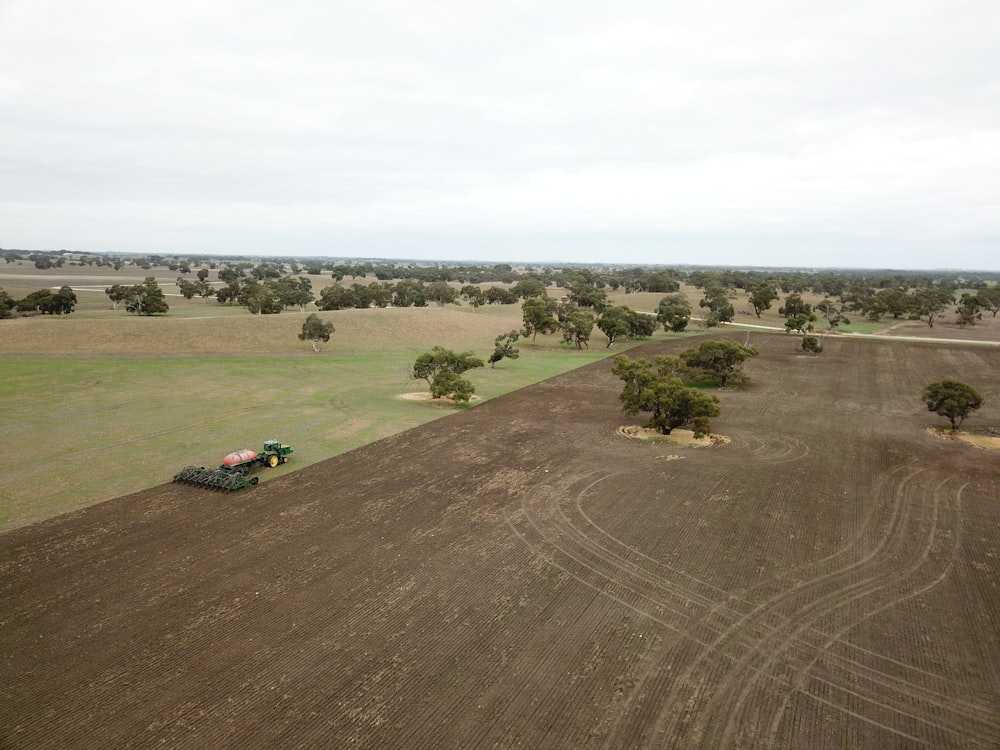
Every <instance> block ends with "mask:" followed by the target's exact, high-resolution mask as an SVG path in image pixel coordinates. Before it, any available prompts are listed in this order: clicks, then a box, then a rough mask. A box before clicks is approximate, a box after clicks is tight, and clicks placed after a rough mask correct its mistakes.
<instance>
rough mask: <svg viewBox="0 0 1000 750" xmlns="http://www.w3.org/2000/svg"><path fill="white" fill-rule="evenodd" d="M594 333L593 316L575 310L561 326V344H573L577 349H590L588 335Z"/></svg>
mask: <svg viewBox="0 0 1000 750" xmlns="http://www.w3.org/2000/svg"><path fill="white" fill-rule="evenodd" d="M593 331H594V314H593V313H589V312H584V311H583V310H575V311H573V312H572V313H570V314H569V317H568V318H567V319H566V320H565V322H563V324H562V332H563V337H562V340H563V343H566V344H575V345H576V348H577V349H583V348H584V347H587V348H588V349H589V348H590V344H589V343H588V342H589V341H590V334H591V333H593Z"/></svg>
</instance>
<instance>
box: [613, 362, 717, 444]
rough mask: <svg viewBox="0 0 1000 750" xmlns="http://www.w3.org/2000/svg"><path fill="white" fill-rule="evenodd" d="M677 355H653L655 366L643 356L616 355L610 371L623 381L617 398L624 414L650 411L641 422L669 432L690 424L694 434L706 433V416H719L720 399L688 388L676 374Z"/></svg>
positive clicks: (700, 435)
mask: <svg viewBox="0 0 1000 750" xmlns="http://www.w3.org/2000/svg"><path fill="white" fill-rule="evenodd" d="M679 363H680V361H679V360H678V359H677V358H676V357H656V367H655V369H654V365H653V364H652V363H650V362H649V360H646V359H635V360H633V359H630V358H629V357H627V356H626V355H624V354H620V355H618V356H617V357H615V360H614V365H613V367H612V370H611V371H612V372H613V373H614V374H615V375H616V376H618V377H619V378H620V379H621V380H622V381H623V382H624V383H625V387H624V388H623V389H622V392H621V394H620V395H619V399H620V400H621V402H622V411H623V412H624V413H625V414H638V413H639V412H641V411H642V412H649V413H650V418H649V420H648V421H647V422H646V423H645V424H644V425H643V426H644V427H649V428H652V429H657V430H659V431H660V432H661V433H663V434H664V435H669V434H670V432H671V431H672V430H674V429H675V428H677V427H685V426H689V427H691V429H692V431H693V432H694V434H695V437H702V436H704V435H707V434H709V432H710V429H711V428H710V425H709V422H708V420H709V418H710V417H715V416H718V414H719V399H718V398H716V397H715V396H713V395H711V394H708V393H704V392H702V391H699V390H698V389H697V388H690V387H688V386H686V385H684V382H683V381H682V380H681V378H680V377H679V376H678V375H677V374H676V373H677V368H678V366H679Z"/></svg>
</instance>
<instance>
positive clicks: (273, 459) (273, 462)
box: [267, 455, 279, 469]
mask: <svg viewBox="0 0 1000 750" xmlns="http://www.w3.org/2000/svg"><path fill="white" fill-rule="evenodd" d="M278 461H279V459H278V457H277V456H274V455H271V456H268V457H267V465H268V466H270V467H271V468H272V469H273V468H274V467H275V466H277V465H278Z"/></svg>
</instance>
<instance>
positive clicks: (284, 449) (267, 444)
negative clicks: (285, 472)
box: [264, 440, 292, 466]
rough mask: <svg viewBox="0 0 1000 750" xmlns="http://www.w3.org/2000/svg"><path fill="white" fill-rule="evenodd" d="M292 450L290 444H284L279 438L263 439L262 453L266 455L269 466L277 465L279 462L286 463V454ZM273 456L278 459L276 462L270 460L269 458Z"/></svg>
mask: <svg viewBox="0 0 1000 750" xmlns="http://www.w3.org/2000/svg"><path fill="white" fill-rule="evenodd" d="M291 452H292V446H290V445H284V444H282V442H281V441H280V440H265V441H264V455H265V456H267V457H268V463H269V464H270V465H271V466H277V464H279V463H282V464H283V463H287V462H288V455H289V454H290V453H291ZM271 456H274V457H275V458H277V459H278V460H277V461H276V462H273V463H272V462H271V461H270V458H271Z"/></svg>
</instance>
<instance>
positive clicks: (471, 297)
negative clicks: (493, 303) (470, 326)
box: [459, 284, 486, 310]
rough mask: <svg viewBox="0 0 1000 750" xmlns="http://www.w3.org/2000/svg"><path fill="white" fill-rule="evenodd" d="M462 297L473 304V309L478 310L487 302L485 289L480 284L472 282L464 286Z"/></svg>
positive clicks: (461, 292)
mask: <svg viewBox="0 0 1000 750" xmlns="http://www.w3.org/2000/svg"><path fill="white" fill-rule="evenodd" d="M459 294H460V295H461V297H462V299H464V300H465V301H466V302H468V303H469V304H470V305H472V309H473V310H477V309H479V308H480V307H482V306H483V305H485V304H486V295H485V294H483V290H482V289H480V288H479V287H478V286H474V285H472V284H466V285H465V286H463V287H462V289H461V291H460V292H459Z"/></svg>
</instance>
